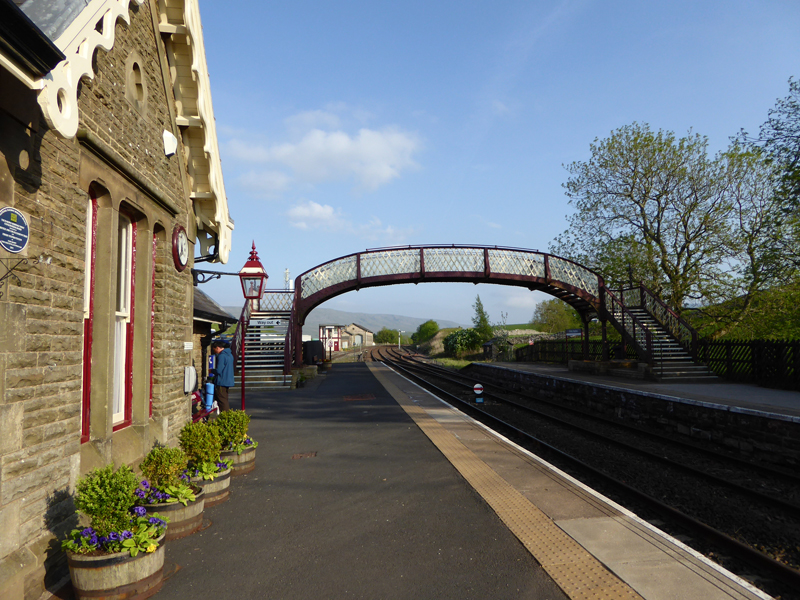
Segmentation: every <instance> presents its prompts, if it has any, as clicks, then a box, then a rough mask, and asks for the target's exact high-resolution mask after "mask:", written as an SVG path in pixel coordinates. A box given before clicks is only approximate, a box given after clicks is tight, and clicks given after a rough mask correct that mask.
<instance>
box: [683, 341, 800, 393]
mask: <svg viewBox="0 0 800 600" xmlns="http://www.w3.org/2000/svg"><path fill="white" fill-rule="evenodd" d="M697 350H698V360H699V361H700V362H702V363H705V364H707V365H708V367H709V368H710V369H711V370H712V371H714V373H716V374H717V375H718V376H720V377H724V378H725V379H729V380H731V381H739V382H745V383H757V384H759V385H762V386H764V387H771V388H782V389H789V390H800V340H793V341H782V340H776V341H771V340H713V341H712V340H700V341H698V346H697Z"/></svg>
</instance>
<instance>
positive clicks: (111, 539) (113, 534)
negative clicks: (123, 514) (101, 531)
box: [108, 531, 122, 542]
mask: <svg viewBox="0 0 800 600" xmlns="http://www.w3.org/2000/svg"><path fill="white" fill-rule="evenodd" d="M121 539H122V538H120V537H119V534H118V533H117V532H116V531H112V532H111V533H109V534H108V541H109V542H118V541H120V540H121Z"/></svg>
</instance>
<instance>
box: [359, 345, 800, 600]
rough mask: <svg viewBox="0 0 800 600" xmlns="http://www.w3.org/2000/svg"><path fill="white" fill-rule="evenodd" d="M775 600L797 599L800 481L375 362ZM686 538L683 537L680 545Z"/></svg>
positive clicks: (416, 369)
mask: <svg viewBox="0 0 800 600" xmlns="http://www.w3.org/2000/svg"><path fill="white" fill-rule="evenodd" d="M373 359H374V360H382V361H383V362H385V363H387V364H389V365H390V366H392V367H393V368H395V369H397V370H400V371H401V372H402V373H403V374H404V375H406V376H407V377H409V378H412V379H414V380H415V381H417V382H418V383H419V384H420V385H423V387H426V388H428V389H430V390H431V391H433V392H434V393H435V394H436V395H438V396H440V397H442V398H443V399H445V400H446V401H448V402H449V403H451V404H453V405H454V406H456V407H457V408H459V409H460V410H463V411H464V412H466V413H468V414H470V416H472V417H473V418H476V419H477V420H479V421H481V422H483V423H484V424H485V425H487V426H489V427H491V428H493V429H495V430H497V431H498V432H500V433H502V434H503V435H505V436H507V437H509V438H511V439H514V441H516V442H517V443H519V444H520V445H522V446H523V447H526V448H528V449H530V450H532V451H534V452H536V453H537V454H539V455H545V457H546V458H547V459H548V460H550V461H551V462H554V463H555V464H556V465H557V466H559V467H560V468H562V469H564V470H566V471H568V472H570V473H571V474H573V475H574V476H576V477H578V478H579V479H582V480H583V481H584V482H585V483H587V484H589V485H590V486H592V487H594V488H595V489H599V491H601V492H602V493H604V494H605V495H607V496H610V497H612V498H613V499H614V500H615V501H617V502H619V503H620V504H623V505H625V506H628V507H629V508H631V509H632V510H633V511H634V512H636V513H638V514H639V515H640V516H642V517H643V518H647V519H648V520H651V521H652V522H654V523H655V524H657V525H658V526H659V527H661V528H662V529H666V530H668V531H670V532H671V533H673V535H676V536H677V537H679V539H682V541H684V542H686V543H688V544H689V545H691V546H694V547H695V549H697V550H698V551H700V552H703V553H704V554H706V555H707V556H709V557H710V558H712V559H714V560H716V561H717V562H719V563H721V564H723V566H725V567H726V568H728V569H729V570H732V571H734V572H736V573H737V574H739V575H740V576H742V577H744V578H747V579H749V580H751V581H753V582H754V583H756V584H757V585H758V586H759V587H761V588H762V589H766V590H767V591H768V592H770V593H772V594H774V595H779V596H780V597H781V598H783V599H786V598H800V592H798V591H797V590H800V570H798V568H797V567H798V564H800V477H798V476H797V475H796V474H795V473H791V472H788V471H784V470H781V469H775V468H771V467H766V466H763V465H754V464H752V463H750V462H748V461H745V460H742V459H741V458H739V457H735V456H730V455H728V454H725V453H723V452H719V451H712V450H710V449H708V448H704V447H700V446H698V445H696V444H692V443H686V442H684V441H682V440H679V439H675V438H671V437H669V436H665V435H661V434H654V433H653V432H647V431H643V430H641V429H639V428H636V427H631V426H629V425H626V424H623V423H620V422H616V421H613V420H611V419H607V418H601V417H598V416H596V415H591V414H588V413H585V412H582V411H577V410H573V409H567V408H565V407H563V406H560V405H557V404H556V403H552V402H551V403H547V402H542V401H540V400H537V399H536V398H534V397H532V396H530V395H526V394H520V393H518V392H513V391H509V390H505V389H503V388H502V387H501V386H498V385H494V384H492V382H486V381H481V383H482V384H483V385H484V388H485V393H484V399H485V401H484V404H483V405H482V406H481V407H480V408H478V406H476V404H475V403H474V393H473V391H472V386H473V384H474V383H475V381H474V379H473V378H470V377H465V376H463V375H460V374H458V373H457V372H455V371H452V370H449V369H444V368H441V367H435V366H431V365H430V364H426V363H425V362H424V361H420V360H418V359H415V358H413V357H409V356H407V355H404V354H402V353H400V352H398V350H397V349H396V348H392V349H387V348H381V349H379V350H377V351H376V353H375V355H374V356H373ZM687 536H688V537H687Z"/></svg>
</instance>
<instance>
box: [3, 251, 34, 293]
mask: <svg viewBox="0 0 800 600" xmlns="http://www.w3.org/2000/svg"><path fill="white" fill-rule="evenodd" d="M15 260H16V261H17V262H16V263H14V264H13V265H12V266H11V267H9V265H10V264H11V263H12V262H13V261H15ZM27 263H28V259H27V258H20V259H16V258H0V264H2V265H3V268H4V269H5V270H6V272H5V273H4V274H3V275H2V276H0V290H1V289H2V287H3V286H4V285H5V284H6V279H8V278H9V277H13V278H14V279H15V280H16V281H17V285H21V284H22V281H21V280H20V278H19V277H17V275H16V274H15V273H14V271H15V270H16V268H17V267H19V266H20V265H22V264H27ZM2 297H3V292H2V291H0V298H2Z"/></svg>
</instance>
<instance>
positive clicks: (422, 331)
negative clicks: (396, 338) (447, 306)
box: [411, 319, 439, 344]
mask: <svg viewBox="0 0 800 600" xmlns="http://www.w3.org/2000/svg"><path fill="white" fill-rule="evenodd" d="M437 333H439V324H438V323H437V322H436V321H433V320H430V319H429V320H427V321H425V322H424V323H422V324H420V326H419V327H417V331H415V332H414V333H412V334H411V342H412V343H413V344H422V343H424V342H427V341H428V340H429V339H431V338H432V337H433V336H435V335H436V334H437Z"/></svg>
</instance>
